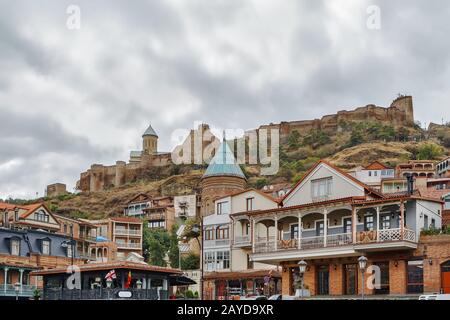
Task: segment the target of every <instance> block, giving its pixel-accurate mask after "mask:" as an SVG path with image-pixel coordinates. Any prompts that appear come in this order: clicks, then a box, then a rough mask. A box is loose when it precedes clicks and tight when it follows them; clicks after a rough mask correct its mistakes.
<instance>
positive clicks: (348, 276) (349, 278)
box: [344, 264, 358, 295]
mask: <svg viewBox="0 0 450 320" xmlns="http://www.w3.org/2000/svg"><path fill="white" fill-rule="evenodd" d="M344 286H345V287H344V293H345V294H346V295H357V294H358V266H357V265H356V264H346V265H345V273H344Z"/></svg>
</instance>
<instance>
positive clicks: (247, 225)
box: [244, 223, 250, 236]
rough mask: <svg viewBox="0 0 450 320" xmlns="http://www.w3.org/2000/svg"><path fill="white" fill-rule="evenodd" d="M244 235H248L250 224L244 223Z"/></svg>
mask: <svg viewBox="0 0 450 320" xmlns="http://www.w3.org/2000/svg"><path fill="white" fill-rule="evenodd" d="M244 232H245V233H244V235H246V236H247V235H249V234H250V223H246V224H245V227H244Z"/></svg>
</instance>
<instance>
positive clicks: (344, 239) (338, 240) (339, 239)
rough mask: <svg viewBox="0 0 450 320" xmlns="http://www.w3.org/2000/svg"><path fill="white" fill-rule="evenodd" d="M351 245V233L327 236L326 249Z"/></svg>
mask: <svg viewBox="0 0 450 320" xmlns="http://www.w3.org/2000/svg"><path fill="white" fill-rule="evenodd" d="M351 243H352V234H351V233H341V234H333V235H329V236H327V247H337V246H345V245H347V244H351Z"/></svg>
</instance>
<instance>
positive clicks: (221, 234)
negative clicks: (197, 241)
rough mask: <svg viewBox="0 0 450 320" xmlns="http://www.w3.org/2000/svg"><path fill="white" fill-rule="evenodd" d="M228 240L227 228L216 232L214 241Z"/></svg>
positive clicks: (220, 228) (221, 228) (218, 229)
mask: <svg viewBox="0 0 450 320" xmlns="http://www.w3.org/2000/svg"><path fill="white" fill-rule="evenodd" d="M228 238H229V228H228V227H219V228H217V230H216V239H228Z"/></svg>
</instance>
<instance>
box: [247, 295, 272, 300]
mask: <svg viewBox="0 0 450 320" xmlns="http://www.w3.org/2000/svg"><path fill="white" fill-rule="evenodd" d="M241 300H267V297H266V296H251V297H245V298H242V299H241Z"/></svg>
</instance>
